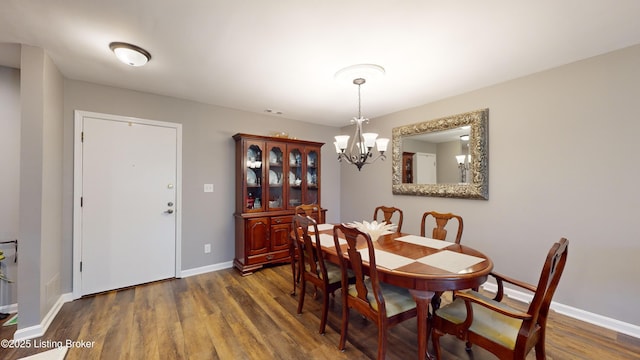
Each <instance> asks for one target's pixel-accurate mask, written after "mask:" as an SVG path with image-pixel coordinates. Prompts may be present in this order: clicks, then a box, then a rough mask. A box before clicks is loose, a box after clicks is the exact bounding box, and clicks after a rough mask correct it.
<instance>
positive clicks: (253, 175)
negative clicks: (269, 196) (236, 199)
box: [244, 142, 263, 211]
mask: <svg viewBox="0 0 640 360" xmlns="http://www.w3.org/2000/svg"><path fill="white" fill-rule="evenodd" d="M245 154H246V163H245V164H246V169H245V174H246V177H245V180H246V186H245V191H244V199H245V208H246V209H247V211H261V210H262V207H263V204H262V179H263V173H262V169H263V166H262V164H263V158H262V144H260V143H255V142H247V144H246V152H245Z"/></svg>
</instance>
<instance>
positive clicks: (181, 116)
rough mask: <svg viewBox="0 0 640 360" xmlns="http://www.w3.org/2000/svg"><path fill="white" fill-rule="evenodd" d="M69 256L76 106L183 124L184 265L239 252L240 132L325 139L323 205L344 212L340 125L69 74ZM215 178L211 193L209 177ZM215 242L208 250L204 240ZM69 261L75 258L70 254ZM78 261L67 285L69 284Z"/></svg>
mask: <svg viewBox="0 0 640 360" xmlns="http://www.w3.org/2000/svg"><path fill="white" fill-rule="evenodd" d="M64 98H65V99H64V100H65V109H64V113H65V115H64V121H65V150H64V151H65V153H64V156H65V159H66V165H67V166H66V167H65V171H64V176H65V184H64V192H65V211H64V216H65V218H64V233H65V236H64V237H65V244H64V254H65V255H64V256H70V254H71V249H72V242H71V230H72V228H71V215H72V207H71V205H72V203H71V201H72V189H73V182H72V175H73V169H72V167H71V165H72V163H71V160H72V158H73V138H72V134H73V111H74V110H84V111H92V112H100V113H107V114H116V115H123V116H132V117H138V118H144V119H151V120H160V121H169V122H176V123H181V124H182V125H183V127H182V131H183V141H182V143H183V149H182V151H183V152H182V154H183V160H182V162H183V165H182V167H183V177H182V179H183V188H182V199H183V204H182V269H183V270H189V269H195V268H199V267H203V266H208V265H214V264H219V263H224V262H230V261H231V260H233V258H234V222H233V212H234V210H235V209H234V206H235V201H234V199H235V173H234V171H235V167H234V164H235V152H234V142H233V139H232V138H231V136H232V135H233V134H235V133H238V132H242V133H250V134H258V135H269V134H271V133H273V132H275V131H287V132H288V133H289V134H290V136H295V137H297V138H299V139H304V140H313V141H320V142H325V143H327V144H326V145H324V146H323V147H322V156H323V158H322V164H321V166H322V168H321V171H322V174H321V176H322V193H321V196H322V199H321V202H322V205H323V207H325V208H327V209H328V210H329V211H328V213H327V218H328V220H329V221H334V222H335V221H338V220H339V218H340V214H339V212H338V210H339V201H340V184H339V179H340V176H339V164H338V163H337V161H335V160H334V159H335V150H334V147H333V145H332V141H333V140H332V137H333V135H334V134H335V133H337V129H336V128H334V127H327V126H321V125H312V124H308V123H303V122H300V121H293V120H289V119H285V118H282V117H276V116H271V115H266V114H264V115H263V114H254V113H248V112H244V111H238V110H232V109H227V108H222V107H217V106H211V105H205V104H201V103H196V102H192V101H186V100H180V99H175V98H169V97H164V96H158V95H152V94H147V93H141V92H136V91H130V90H125V89H118V88H113V87H108V86H100V85H96V84H91V83H86V82H80V81H74V80H68V79H67V80H65V86H64ZM205 183H212V184H214V192H213V193H207V194H205V193H204V192H203V185H204V184H205ZM206 243H210V244H212V252H211V253H210V254H205V253H204V251H203V249H204V244H206ZM69 261H70V258H69ZM71 270H72V269H71V265H70V263H69V267H68V269H67V272H68V274H67V276H66V278H65V279H66V280H65V287H66V288H67V289H68V290H69V291H70V290H71V283H70V279H71V276H70V273H71Z"/></svg>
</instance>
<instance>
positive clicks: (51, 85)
mask: <svg viewBox="0 0 640 360" xmlns="http://www.w3.org/2000/svg"><path fill="white" fill-rule="evenodd" d="M20 67H21V73H20V109H21V120H20V125H21V129H20V175H19V179H20V204H19V214H20V215H19V234H18V241H19V251H20V260H19V262H18V278H20V279H21V280H20V283H19V284H18V304H19V306H20V321H19V322H18V329H19V330H22V329H26V328H28V327H30V326H33V325H37V324H40V323H41V321H42V320H43V318H44V316H45V314H46V313H47V312H49V310H50V309H51V308H52V307H53V304H54V303H55V301H56V300H58V299H59V297H60V295H61V288H60V276H61V271H62V268H63V264H62V257H61V254H62V253H61V249H62V221H61V219H62V214H61V211H62V193H61V190H62V171H61V170H62V141H63V134H62V75H61V74H60V72H59V71H58V69H57V68H56V66H55V64H53V62H52V61H51V59H50V58H49V57H48V56H47V54H46V53H45V52H44V51H43V50H42V49H40V48H37V47H32V46H26V45H23V46H22V55H21V64H20Z"/></svg>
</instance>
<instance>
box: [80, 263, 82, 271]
mask: <svg viewBox="0 0 640 360" xmlns="http://www.w3.org/2000/svg"><path fill="white" fill-rule="evenodd" d="M80 272H82V261H80Z"/></svg>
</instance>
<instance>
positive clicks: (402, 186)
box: [392, 109, 489, 200]
mask: <svg viewBox="0 0 640 360" xmlns="http://www.w3.org/2000/svg"><path fill="white" fill-rule="evenodd" d="M488 124H489V109H481V110H476V111H470V112H467V113H463V114H458V115H453V116H448V117H443V118H440V119H435V120H430V121H425V122H420V123H416V124H410V125H404V126H399V127H396V128H393V132H392V174H393V178H392V187H393V193H394V194H400V195H420V196H437V197H451V198H466V199H484V200H487V199H488V198H489V156H488V150H489V149H488V147H489V140H488Z"/></svg>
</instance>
